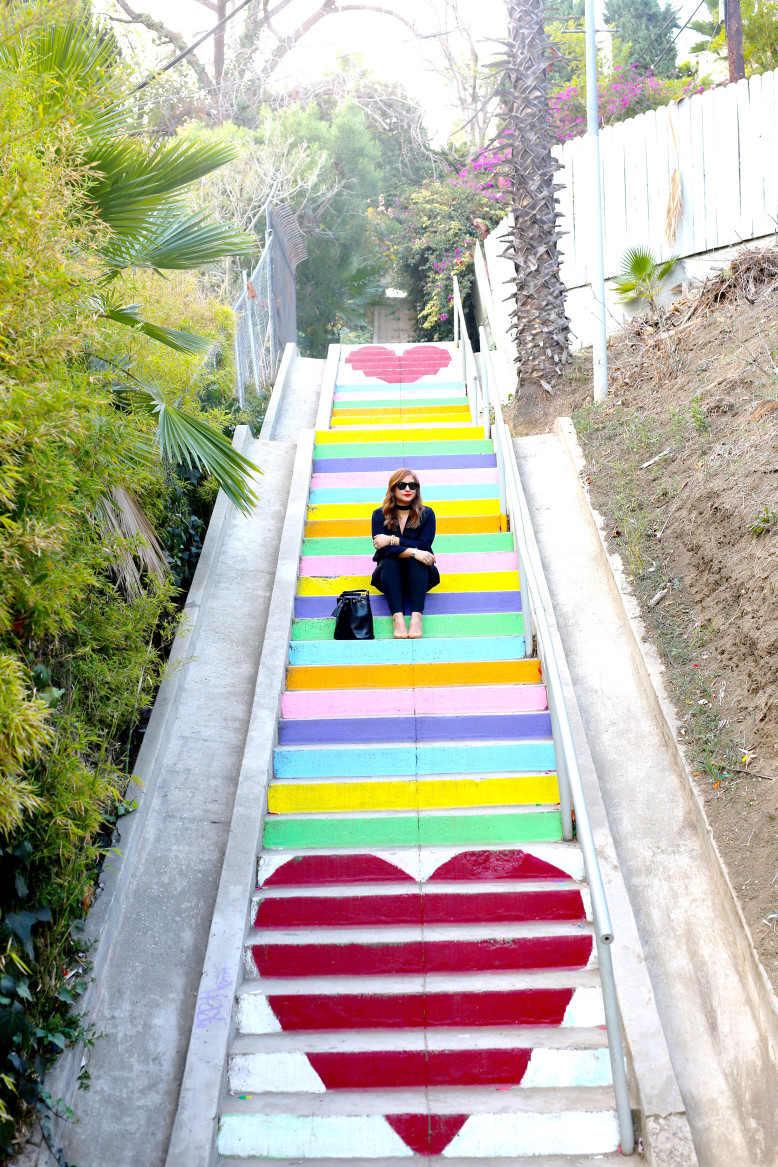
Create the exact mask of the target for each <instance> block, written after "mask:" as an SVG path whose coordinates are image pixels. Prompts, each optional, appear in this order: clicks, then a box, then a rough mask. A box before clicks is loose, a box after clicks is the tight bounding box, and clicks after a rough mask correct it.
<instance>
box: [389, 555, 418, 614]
mask: <svg viewBox="0 0 778 1167" xmlns="http://www.w3.org/2000/svg"><path fill="white" fill-rule="evenodd" d="M428 587H429V571H428V570H427V564H426V563H420V562H419V560H418V559H400V557H399V555H391V556H389V555H388V556H387V557H386V559H384V560H382V562H381V583H380V588H381V591H382V592H383V593H384V595H385V596H386V602H387V604H388V605H389V611H390V612H391V613H392V615H393V616H394V614H395V613H396V612H404V611H405V603H404V597H406V596H407V597H408V599H409V600H410V603H411V611H412V612H423V611H424V601H425V600H426V598H427V588H428Z"/></svg>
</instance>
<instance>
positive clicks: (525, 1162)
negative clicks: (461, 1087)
mask: <svg viewBox="0 0 778 1167" xmlns="http://www.w3.org/2000/svg"><path fill="white" fill-rule="evenodd" d="M424 1161H425V1163H427V1164H428V1167H492V1165H493V1163H494V1159H492V1158H483V1157H478V1156H468V1158H467V1159H462V1158H459V1157H458V1156H456V1155H425V1157H424ZM260 1162H261V1163H262V1164H265V1165H266V1167H299V1163H300V1159H299V1158H298V1159H277V1158H262V1159H261V1160H260V1159H257V1158H255V1157H253V1156H250V1157H247V1158H240V1159H235V1158H232V1157H229V1158H224V1157H223V1156H221V1155H220V1156H219V1157H218V1159H217V1167H246V1164H250V1163H260ZM339 1162H343V1163H348V1164H349V1167H401V1164H407V1162H408V1156H407V1153H406V1154H405V1155H401V1156H400V1157H399V1158H396V1159H390V1158H387V1157H385V1156H384V1157H379V1158H375V1159H364V1158H352V1159H340V1160H339V1159H312V1158H306V1160H305V1163H306V1167H335V1164H337V1163H339ZM637 1162H642V1160H637ZM500 1164H501V1165H502V1167H624V1158H623V1156H622V1154H621V1152H620V1151H617V1152H615V1153H614V1154H605V1155H602V1154H599V1153H596V1154H594V1155H580V1154H574V1155H528V1156H522V1157H521V1158H520V1159H518V1158H515V1157H510V1156H505V1157H501V1158H500Z"/></svg>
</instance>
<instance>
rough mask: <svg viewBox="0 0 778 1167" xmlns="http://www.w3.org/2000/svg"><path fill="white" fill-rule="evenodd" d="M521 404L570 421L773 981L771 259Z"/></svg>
mask: <svg viewBox="0 0 778 1167" xmlns="http://www.w3.org/2000/svg"><path fill="white" fill-rule="evenodd" d="M609 370H610V397H609V400H608V402H607V403H606V404H604V405H601V406H594V405H592V404H590V401H591V380H590V375H589V372H588V366H587V363H586V362H585V361H581V362H579V363H578V365H577V367H576V368H575V370H574V373H573V376H572V378H571V379H570V381H568V382H567V388H566V389H565V390H563V391H561V392H560V393H558V394H557V396H556V397H555V398H554V399H551V398H546V399H545V400H544V401H542V402H539V403H537V404H536V405H534V406H533V404H532V403H530V402H522V401H519V402H518V403H516V406H515V407H514V411H513V419H512V420H513V426H514V429H515V430H516V431H517V432H532V431H537V430H543V429H547V428H550V425H551V424H553V419H554V417H556V416H558V415H562V414H566V413H572V415H573V417H574V420H575V424H576V428H577V430H578V434H579V438H580V440H581V444H582V446H583V449H584V453H585V455H586V458H587V472H588V475H589V477H590V490H591V495H592V500H593V502H594V504H595V505H596V506H597V507H598V509H599V510H600V511H601V513H602V514H603V515H604V516H605V517H606V521H607V523H608V531H609V536H610V542H611V544H612V546H613V549H614V550H617V551H618V552H619V553H620V555H621V557H622V559H623V561H624V564H625V566H626V567H627V570H628V571H629V573H630V575H631V576H632V579H633V581H634V582H633V587H634V590H635V593H636V595H637V597H638V599H639V600H640V602H641V607H642V609H643V614H644V618H645V621H646V625H647V628H648V630H649V635H651V636H652V638H653V639H654V642H655V644H656V645H657V647H658V648H659V650H660V652H661V653H662V655H663V657H664V659H665V661H666V662H667V664H668V666H669V668H668V670H667V680H668V683H669V687H670V689H671V692H672V695H673V698H674V700H675V703H676V707H677V709H678V712H679V716H680V718H681V724H682V728H681V730H680V733H681V739H682V741H683V742H684V746H685V748H686V752H687V757H688V759H689V762H690V765H691V767H692V769H693V771H694V772H695V777H696V781H697V782H698V784H699V789H700V792H701V794H702V796H703V799H704V802H705V806H706V811H707V814H708V818H709V821H710V823H711V826H712V829H713V833H714V837H715V839H716V842H717V844H718V847H719V849H720V851H721V853H722V855H723V857H724V861H725V863H726V865H727V868H728V871H729V875H730V879H731V880H732V883H733V885H734V887H735V889H736V891H737V893H738V895H739V896H740V901H741V906H742V908H743V911H744V914H745V916H746V919H747V920H748V923H749V927H750V929H751V934H752V936H753V939H754V942H755V944H756V947H757V950H758V951H759V954H760V956H761V959H762V961H763V964H764V966H765V969H766V970H767V973H768V975H769V976H770V978H771V980H772V983H773V985H774V987H775V988H776V989H778V251H770V252H753V251H751V252H749V251H746V250H744V251H743V252H741V254H740V256H739V258H738V260H736V262H735V263H734V264H733V266H732V268H731V269H729V270H728V271H727V272H723V273H721V274H720V275H719V276H717V277H715V278H714V279H712V280H711V281H709V282H708V284H707V285H705V286H704V287H703V289H702V291H701V293H700V294H699V296H698V297H697V298H696V299H695V300H689V301H685V302H682V303H680V304H678V305H676V306H675V307H674V308H673V309H672V311H671V312H670V313H669V315H668V317H667V319H666V321H665V327H664V328H659V327H657V326H656V324H651V323H648V322H647V321H640V320H638V321H634V322H633V323H632V324H631V325H629V326H627V327H626V328H625V329H624V330H623V331H622V332H621V333H619V334H618V336H616V337H615V338H613V339H612V340H611V342H610V343H609Z"/></svg>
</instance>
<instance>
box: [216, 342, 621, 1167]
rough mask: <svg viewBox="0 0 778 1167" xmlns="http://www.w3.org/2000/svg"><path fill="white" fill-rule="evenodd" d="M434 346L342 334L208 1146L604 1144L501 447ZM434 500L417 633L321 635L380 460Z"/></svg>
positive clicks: (598, 1025) (585, 984)
mask: <svg viewBox="0 0 778 1167" xmlns="http://www.w3.org/2000/svg"><path fill="white" fill-rule="evenodd" d="M459 368H460V363H459V359H458V356H457V355H456V354H455V352H454V350H453V346H451V345H446V344H438V345H415V346H404V345H396V346H392V347H388V346H362V347H357V348H350V349H349V348H345V347H344V348H343V349H342V350H341V363H340V367H339V369H338V375H337V381H336V391H335V394H334V400H333V409H332V417H331V423H330V428H329V429H328V430H325V431H322V432H320V433H318V434H317V438H316V446H315V451H314V459H315V460H314V467H313V477H312V481H311V488H310V498H309V510H308V521H307V526H306V537H305V541H304V544H303V554H302V559H301V563H300V573H299V579H298V588H297V599H296V613H295V614H296V619H295V622H294V625H293V631H292V640H291V644H290V648H289V666H288V671H287V683H286V692H285V693H284V696H283V700H282V717H281V721H280V723H279V727H278V744H277V748H276V751H275V766H274V778H273V780H272V782H271V785H270V787H269V791H268V806H267V810H268V813H267V815H266V817H265V821H264V833H263V845H262V850H261V853H260V855H259V863H258V879H257V889H256V893H255V899H254V903H253V906H252V911H251V927H250V930H249V933H248V935H247V936H246V943H245V964H244V976H243V983H242V987H241V989H240V992H239V997H238V1005H237V1032H236V1035H235V1038H234V1041H233V1044H232V1048H231V1052H230V1057H229V1068H228V1080H227V1093H226V1095H225V1097H224V1102H223V1107H222V1113H221V1117H220V1123H219V1133H218V1150H219V1155H220V1157H221V1158H220V1161H221V1162H222V1163H234V1164H238V1163H245V1162H253V1161H259V1160H268V1159H270V1160H273V1161H276V1162H278V1163H291V1162H292V1161H294V1162H301V1161H304V1162H305V1163H306V1164H315V1163H320V1162H323V1161H324V1160H328V1161H330V1160H333V1159H334V1160H341V1159H342V1160H349V1161H351V1162H352V1163H353V1162H355V1161H361V1162H365V1163H368V1162H369V1163H379V1162H380V1163H384V1164H389V1163H392V1162H394V1161H395V1160H400V1159H409V1158H413V1157H416V1158H419V1157H423V1158H433V1159H438V1158H440V1160H441V1162H442V1161H443V1160H446V1161H447V1162H449V1163H451V1162H454V1161H458V1162H464V1161H465V1160H467V1161H468V1162H472V1163H477V1162H479V1161H486V1160H487V1159H499V1160H502V1161H508V1160H510V1161H512V1162H515V1161H517V1160H520V1161H521V1162H526V1163H533V1162H534V1163H537V1164H541V1163H542V1164H547V1165H549V1167H551V1165H552V1164H558V1163H566V1164H583V1163H588V1162H590V1161H591V1162H592V1163H594V1162H598V1163H609V1162H613V1163H615V1162H617V1161H620V1159H619V1160H617V1157H616V1156H617V1151H618V1143H619V1135H618V1124H617V1120H616V1114H615V1106H614V1099H613V1092H612V1087H611V1071H610V1062H609V1055H608V1047H607V1039H606V1033H605V1028H604V1018H603V1007H602V996H601V991H600V985H599V976H598V970H597V964H596V949H595V945H594V938H593V933H592V927H591V908H590V901H589V896H588V891H587V888H586V886H585V882H584V873H583V862H582V857H581V852H580V849H579V848H578V846H577V845H576V844H575V843H566V842H564V841H563V840H562V832H561V820H560V814H559V807H558V789H557V782H556V776H555V772H554V767H555V760H554V746H553V742H552V739H551V726H550V720H549V714H548V710H547V704H546V694H545V689H544V686H543V682H542V677H541V675H540V666H539V662H538V661H537V660H532V659H526V658H525V656H524V652H525V644H524V634H523V623H522V614H521V596H520V593H519V580H518V572H517V562H516V555H515V551H514V547H513V535H512V534H511V533H510V532H509V531H507V530H506V527H507V523H506V520H505V517H504V515H501V513H500V504H499V497H498V485H497V469H496V459H495V455H494V451H493V447H492V443H491V441H489V440H485V439H484V436H483V429H482V428H479V427H477V426H473V425H472V424H471V421H470V412H469V406H468V404H467V399H466V397H465V394H464V389H463V386H462V382H461V380H458V379H457V373H458V370H459ZM402 466H408V467H410V468H411V469H413V470H414V471H415V472H416V474H417V475H418V476H419V479H420V481H421V483H422V488H423V497H424V501H425V502H426V503H428V504H429V505H431V506H432V507H433V508H434V509H435V512H436V515H437V527H438V535H437V539H436V542H435V553H436V556H437V562H438V566H439V568H440V572H441V577H442V583H441V586H440V587H439V588H437V589H436V590H435V591H433V592H432V593H431V594H430V595H429V597H428V602H427V610H426V613H425V617H424V638H423V639H422V640H418V641H410V640H407V641H395V640H393V639H392V632H391V618H390V615H389V612H388V609H387V606H386V602H385V600H384V598H383V597H382V596H379V595H376V596H374V597H373V601H372V603H373V612H374V616H375V628H376V639H375V641H372V642H368V643H364V642H360V643H356V642H342V641H341V642H336V641H333V640H332V632H333V625H334V621H333V619H332V616H331V613H332V610H333V607H334V600H335V597H336V596H337V595H338V593H339V592H341V591H342V590H343V589H345V588H353V587H357V586H365V585H366V582H367V579H368V577H369V575H370V573H371V571H372V567H373V564H372V558H371V557H372V553H373V548H372V543H371V539H370V515H371V512H372V510H373V509H374V508H375V507H376V506H377V505H379V504H380V502H381V500H382V498H383V495H384V491H385V486H386V482H387V480H388V477H389V474H390V472H391V471H393V470H395V469H398V468H399V467H402Z"/></svg>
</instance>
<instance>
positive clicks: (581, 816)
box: [453, 276, 635, 1155]
mask: <svg viewBox="0 0 778 1167" xmlns="http://www.w3.org/2000/svg"><path fill="white" fill-rule="evenodd" d="M453 302H454V340H455V344H456V346H457V348H460V347H461V349H462V371H463V382H464V387H465V392H466V394H467V396H468V398H469V400H470V410H471V416H472V417H473V421H474V422H477V421H478V417H479V413H478V412H477V404H478V401H479V397H480V402H481V405H482V409H483V417H484V433H485V434H486V436H487V437H489V436H491V437H492V439H493V441H494V449H495V453H496V455H497V466H498V476H499V477H500V481H501V487H502V490H504V499H503V494H502V493H501V496H500V501H501V507H502V505H505V513H506V514H507V516H508V519H509V521H510V526H511V530H512V531H513V536H514V544H515V548H516V555H517V559H518V568H519V589H520V592H521V609H522V614H523V616H524V638H525V646H526V647H525V651H526V653H527V655H530V654H531V653H532V650H533V646H534V647H535V648H536V651H537V655H538V657H539V659H540V662H541V667H542V675H543V681H544V684H545V686H546V692H547V695H548V708H549V713H550V716H551V733H552V739H553V742H554V753H555V757H556V763H557V779H558V782H559V809H560V813H561V817H562V834H563V837H564V838H565V839H566V840H568V841H569V840H571V839H572V838H573V813H575V834H576V836H577V840H578V844H579V846H580V848H581V853H582V855H583V862H584V870H585V872H586V880H587V883H588V886H589V893H590V895H591V900H592V918H593V925H594V936H595V942H596V945H597V957H598V963H599V968H600V981H601V984H602V996H603V1007H604V1010H605V1022H606V1030H607V1034H608V1050H609V1053H610V1062H611V1071H612V1074H613V1091H614V1095H615V1098H616V1111H617V1114H618V1121H619V1133H620V1138H621V1151H622V1154H624V1155H631V1154H632V1153H633V1151H634V1148H635V1134H634V1126H633V1122H632V1109H631V1106H630V1101H629V1089H628V1086H627V1075H626V1067H625V1063H624V1046H623V1043H622V1039H621V1024H620V1020H619V1008H618V999H617V995H616V982H615V979H614V975H613V959H612V956H611V951H610V945H611V944H612V942H613V927H612V925H611V919H610V912H609V911H608V902H607V898H606V895H605V886H604V884H603V880H602V872H601V870H600V862H599V859H598V857H597V850H596V847H595V844H594V835H593V833H592V827H591V822H590V820H589V812H588V808H587V806H586V796H585V794H584V789H583V782H582V779H581V771H580V768H579V766H578V756H577V754H576V750H575V744H574V742H573V732H572V728H571V726H570V719H569V717H568V713H567V705H566V703H565V698H564V690H563V687H562V677H561V674H560V671H559V664H558V661H557V657H556V651H555V649H554V642H553V640H552V637H551V627H550V625H549V621H548V615H547V613H546V609H545V605H544V602H543V593H542V591H541V589H540V584H539V582H538V574H537V572H536V570H535V565H534V563H533V556H532V553H531V551H530V548H529V545H528V542H527V537H526V530H527V528H528V527H529V525H530V524H529V515H528V513H527V512H526V502H525V500H524V492H523V490H522V487H521V479H520V478H519V468H518V466H517V464H516V456H515V453H514V450H513V444H512V442H511V441H510V436H509V434H508V427H507V426H506V424H505V419H504V418H503V415H502V406H501V404H500V396H499V393H498V392H497V391H496V379H495V373H494V365H493V362H492V356H491V351H490V349H489V345H488V341H487V337H486V332H485V330H484V329H483V327H481V329H480V330H479V334H480V344H481V351H480V354H479V355H480V357H481V363H482V371H481V373H482V375H481V377H479V375H478V367H477V365H476V361H475V355H474V353H473V348H472V345H471V343H470V338H469V336H468V334H467V328H466V325H465V317H464V312H463V310H462V298H461V295H460V291H459V282H458V280H457V277H456V276H454V295H453ZM479 388H480V393H479ZM492 419H493V420H492Z"/></svg>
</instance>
